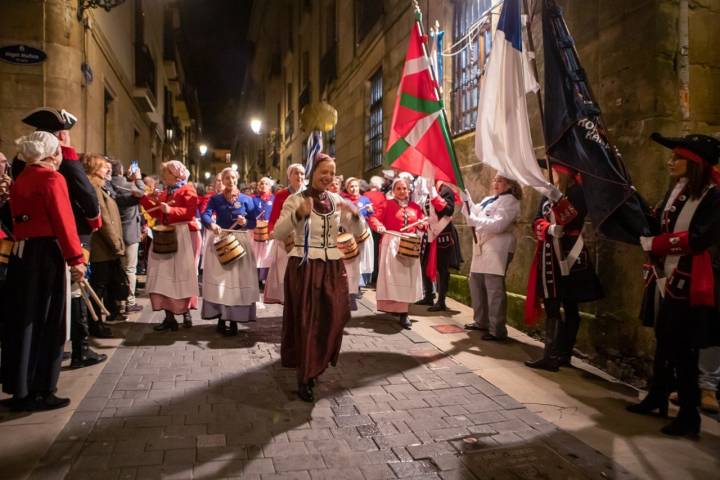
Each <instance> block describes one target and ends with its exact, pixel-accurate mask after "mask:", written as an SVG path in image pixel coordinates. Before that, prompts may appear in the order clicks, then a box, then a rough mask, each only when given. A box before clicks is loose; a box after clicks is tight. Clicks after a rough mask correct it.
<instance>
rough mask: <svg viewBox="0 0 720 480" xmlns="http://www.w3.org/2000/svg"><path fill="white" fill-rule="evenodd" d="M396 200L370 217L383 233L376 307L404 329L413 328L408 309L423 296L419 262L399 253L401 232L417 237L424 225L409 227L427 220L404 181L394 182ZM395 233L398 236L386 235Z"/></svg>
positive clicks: (393, 188) (372, 224)
mask: <svg viewBox="0 0 720 480" xmlns="http://www.w3.org/2000/svg"><path fill="white" fill-rule="evenodd" d="M391 191H392V195H393V198H392V199H389V200H387V201H385V203H383V204H382V205H381V206H380V208H378V210H377V211H376V212H375V215H374V216H372V217H370V226H371V227H372V229H373V230H375V231H376V232H378V233H381V234H383V237H382V241H381V242H382V243H381V244H380V262H379V263H378V281H377V294H376V298H377V308H378V310H379V311H382V312H388V313H391V314H393V315H396V316H398V317H399V319H400V325H402V326H403V328H406V329H408V330H409V329H410V328H411V327H412V323H411V322H410V319H409V318H408V309H409V305H410V304H411V303H415V302H416V301H418V300H419V299H420V298H421V297H422V296H423V289H422V272H421V271H420V269H421V267H420V259H419V258H411V257H407V256H403V255H402V253H401V252H400V238H399V237H398V233H399V232H400V230H401V229H402V228H405V227H409V228H406V230H404V233H405V234H414V233H415V232H416V231H417V230H424V229H425V224H423V223H421V224H419V225H416V226H410V225H412V224H415V223H416V222H418V221H420V220H422V219H423V218H425V216H424V215H423V212H422V208H421V207H420V205H418V204H417V203H414V202H411V201H410V186H409V184H408V181H407V180H406V179H403V178H396V179H395V180H394V181H393V183H392V190H391ZM391 230H392V231H394V232H395V234H390V233H387V232H388V231H391Z"/></svg>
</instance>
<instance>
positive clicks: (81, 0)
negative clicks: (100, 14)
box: [77, 0, 125, 22]
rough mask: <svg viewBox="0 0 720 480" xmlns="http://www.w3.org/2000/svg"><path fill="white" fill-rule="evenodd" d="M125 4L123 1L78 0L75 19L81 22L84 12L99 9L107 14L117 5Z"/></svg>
mask: <svg viewBox="0 0 720 480" xmlns="http://www.w3.org/2000/svg"><path fill="white" fill-rule="evenodd" d="M123 3H125V0H78V7H77V19H78V21H80V22H82V19H83V14H84V13H85V10H89V9H91V8H96V7H100V8H102V9H104V10H105V11H106V12H109V11H110V10H112V9H113V8H115V7H117V6H118V5H122V4H123Z"/></svg>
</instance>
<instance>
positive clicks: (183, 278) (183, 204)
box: [140, 160, 202, 331]
mask: <svg viewBox="0 0 720 480" xmlns="http://www.w3.org/2000/svg"><path fill="white" fill-rule="evenodd" d="M189 176H190V172H188V170H187V168H185V165H183V164H182V163H180V162H179V161H177V160H171V161H169V162H165V163H163V164H162V179H163V183H164V185H165V188H166V189H165V190H164V191H162V192H160V193H159V194H157V195H153V196H152V197H150V196H147V195H146V196H144V197H143V198H142V199H141V200H140V202H141V203H142V206H143V208H145V210H146V211H147V213H149V214H150V215H152V216H153V218H154V219H155V220H156V226H155V227H154V228H153V244H152V250H151V252H150V256H149V258H148V272H147V283H146V285H147V287H146V288H147V291H148V292H149V293H150V303H151V305H152V308H153V310H156V311H157V310H163V311H165V319H164V320H163V322H162V323H161V324H160V325H157V326H155V330H157V331H163V330H173V331H175V330H177V328H178V323H177V321H176V320H175V315H182V316H183V326H184V327H185V328H190V327H192V317H191V316H190V310H191V309H193V310H194V309H197V305H198V294H199V289H198V276H197V268H196V265H197V258H198V255H199V254H200V244H201V243H202V240H201V238H200V226H199V225H198V222H197V221H196V220H195V210H196V209H197V203H198V197H197V193H196V192H195V188H194V187H193V186H192V184H191V183H188V177H189Z"/></svg>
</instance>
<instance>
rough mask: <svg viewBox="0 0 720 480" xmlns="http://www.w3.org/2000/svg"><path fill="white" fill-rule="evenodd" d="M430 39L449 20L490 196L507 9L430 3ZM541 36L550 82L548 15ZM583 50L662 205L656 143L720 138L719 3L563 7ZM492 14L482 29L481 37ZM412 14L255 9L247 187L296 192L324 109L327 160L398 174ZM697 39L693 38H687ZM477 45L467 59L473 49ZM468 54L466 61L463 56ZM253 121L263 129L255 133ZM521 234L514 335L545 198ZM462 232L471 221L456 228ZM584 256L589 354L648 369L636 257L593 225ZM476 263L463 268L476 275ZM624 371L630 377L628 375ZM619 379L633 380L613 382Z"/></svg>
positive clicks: (451, 77) (449, 60)
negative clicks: (494, 107) (489, 75)
mask: <svg viewBox="0 0 720 480" xmlns="http://www.w3.org/2000/svg"><path fill="white" fill-rule="evenodd" d="M418 3H419V5H420V8H421V10H422V12H423V22H424V27H425V31H426V32H427V31H429V28H430V27H431V26H432V25H434V24H435V21H436V20H437V21H438V22H439V24H440V28H441V29H442V30H443V31H444V32H445V45H446V48H448V47H449V46H451V45H453V44H456V45H455V47H454V48H453V49H452V53H453V55H452V56H447V57H445V63H444V73H443V76H442V81H443V92H444V93H443V96H444V100H445V105H446V106H447V109H448V114H449V117H450V119H451V129H452V132H453V139H454V144H455V148H456V150H457V153H458V157H459V159H460V162H461V165H462V171H463V175H464V178H465V182H466V184H467V185H468V187H469V190H470V191H471V192H472V194H473V196H474V197H476V198H477V197H481V196H483V195H485V194H486V192H487V191H488V189H489V184H490V179H491V178H492V176H493V175H494V172H492V171H491V169H489V168H488V167H483V166H482V165H481V164H479V163H478V161H477V159H476V158H475V155H474V152H473V147H474V127H475V110H476V107H477V85H478V79H479V76H480V75H481V73H482V67H483V64H484V61H485V59H486V56H487V54H488V53H489V52H490V49H491V41H492V33H493V28H494V27H493V26H494V25H495V24H496V22H497V15H498V13H499V6H498V5H495V7H496V8H494V9H491V7H493V6H494V4H498V2H495V1H491V0H447V1H433V0H420V1H419V2H418ZM529 3H530V5H534V7H535V8H534V9H535V10H536V12H535V15H534V16H533V17H532V28H531V32H532V35H533V39H534V41H535V44H536V50H537V52H536V57H537V59H538V64H539V68H540V72H541V73H540V81H541V82H542V35H541V23H540V22H541V19H540V15H539V12H540V6H541V4H542V2H540V1H534V2H533V1H531V2H529ZM558 3H559V4H560V5H561V6H563V7H564V12H565V18H566V21H567V23H568V26H569V29H570V31H571V33H572V34H573V35H574V38H575V40H576V43H577V49H578V52H579V55H580V58H581V60H582V61H583V64H584V67H585V68H586V70H587V73H588V77H589V80H590V84H591V86H592V87H593V89H594V90H595V94H596V97H597V100H598V102H599V104H600V106H601V107H602V108H603V111H604V117H605V120H606V123H607V125H608V127H609V130H610V135H611V140H612V141H614V142H615V143H616V144H617V146H618V147H619V148H620V150H621V152H622V153H623V156H624V159H625V162H626V164H627V167H628V170H629V172H630V174H631V176H632V177H633V179H634V182H635V185H636V187H637V188H638V190H639V191H640V192H641V193H642V194H643V195H644V196H645V198H647V199H648V201H650V202H651V203H655V202H657V201H659V200H660V197H661V195H662V193H663V192H664V191H665V189H666V187H667V175H666V173H665V167H664V162H665V160H666V159H667V152H665V151H663V149H661V148H660V147H658V146H656V145H654V144H652V143H651V142H650V141H649V139H648V136H649V135H650V133H651V132H653V131H661V132H663V133H666V134H680V133H682V132H688V131H699V132H702V133H707V134H718V133H719V132H720V93H718V92H719V91H718V89H717V88H716V85H717V84H718V82H719V81H720V54H719V53H718V51H719V50H718V49H717V48H714V45H717V44H718V41H720V31H718V30H717V29H716V28H715V27H712V25H717V24H718V21H720V2H717V1H714V0H681V1H671V0H639V1H636V2H624V1H620V0H582V1H580V0H559V1H558ZM489 10H492V11H491V12H490V15H489V16H488V18H489V21H488V22H487V26H486V27H484V28H475V29H473V26H475V25H476V23H477V21H478V19H480V17H481V16H482V15H483V14H484V13H487V12H488V11H489ZM413 18H414V16H413V11H412V2H410V1H408V0H384V1H378V2H365V1H359V0H315V1H307V0H303V1H299V0H298V1H289V0H271V1H267V2H254V3H253V8H252V12H251V31H250V40H251V41H252V42H253V43H254V47H255V48H254V56H253V60H252V64H251V67H250V68H249V69H248V74H247V78H246V79H245V81H244V87H243V89H244V93H245V96H244V98H245V101H244V104H243V108H242V109H241V111H240V113H239V117H238V122H237V123H238V132H239V133H238V137H237V138H236V141H235V145H234V147H233V156H234V158H236V159H237V160H238V162H239V164H240V170H241V173H242V174H243V175H244V176H245V177H246V178H247V179H249V180H251V179H256V178H258V176H260V175H261V174H266V173H270V174H272V175H274V176H275V177H276V178H279V179H280V180H281V181H284V176H285V174H284V170H285V167H286V166H287V165H288V164H289V163H291V162H298V161H299V162H304V153H305V146H304V145H305V142H306V140H307V135H308V133H309V132H307V131H304V130H303V129H302V125H301V123H300V120H299V119H300V114H301V112H302V109H303V107H304V106H305V105H308V104H310V103H312V102H317V101H319V100H325V101H327V102H328V103H329V104H331V105H332V106H333V107H335V108H336V109H337V112H338V122H337V126H336V128H335V130H334V131H331V132H328V133H326V134H325V136H324V141H325V151H326V152H328V153H330V154H331V155H334V156H336V158H337V165H338V171H339V172H340V173H341V174H343V175H345V176H346V177H347V176H351V175H352V176H358V175H359V176H362V177H365V178H369V176H371V175H374V174H377V173H378V172H379V171H380V170H381V169H382V168H388V165H387V164H386V163H385V160H384V157H383V151H384V149H385V146H386V143H387V138H388V129H389V127H390V121H391V116H392V109H393V105H394V102H395V96H396V90H397V86H398V84H399V80H400V75H401V73H402V67H403V62H404V57H405V53H406V49H407V41H408V35H409V32H410V28H411V25H412V22H413ZM688 32H689V33H688ZM464 43H465V44H467V45H465V46H464V48H463V44H464ZM458 51H459V53H458ZM528 103H529V107H530V110H531V124H532V125H533V128H534V132H533V137H534V140H535V145H536V148H537V150H538V151H539V152H542V151H543V143H544V142H543V139H542V130H541V127H540V122H539V115H538V108H537V102H535V100H534V99H532V98H529V99H528ZM251 117H257V118H260V119H262V121H263V129H262V131H261V132H260V134H259V135H255V134H253V133H251V132H250V130H249V128H248V125H249V124H248V122H249V120H250V118H251ZM525 193H526V196H525V199H524V201H523V214H522V219H521V220H520V222H519V224H518V226H517V231H518V237H519V247H518V251H517V252H516V255H515V259H514V260H513V262H512V264H511V266H510V270H509V273H508V287H509V290H510V291H511V297H512V299H513V301H512V302H511V304H512V305H513V307H512V310H513V311H514V312H515V313H516V314H515V315H513V318H514V322H515V324H516V325H518V322H519V319H520V318H521V315H520V314H519V312H520V311H521V310H520V308H519V307H520V305H521V302H522V300H523V298H524V293H525V291H526V282H527V273H528V268H529V265H530V262H531V256H532V252H533V248H534V242H533V240H532V235H531V230H530V227H529V225H530V224H531V223H532V220H533V217H534V214H535V211H536V207H537V204H538V201H539V198H538V196H537V195H536V194H535V193H534V192H531V191H528V190H526V192H525ZM456 220H457V222H458V223H459V222H460V221H461V219H460V218H459V216H458V218H456ZM460 231H461V234H462V242H463V251H464V253H465V257H466V258H468V257H469V255H470V252H471V235H470V232H469V231H468V230H467V229H465V228H462V227H460ZM586 243H588V244H589V246H590V249H591V251H592V253H593V255H594V263H595V265H596V268H597V270H598V273H599V275H600V277H601V278H602V280H603V282H604V284H605V286H606V290H607V297H606V299H605V300H603V301H601V302H596V303H595V304H591V305H587V306H585V309H586V312H587V313H589V314H590V315H591V316H592V317H594V318H593V320H592V321H589V322H584V325H583V328H582V332H581V338H580V341H579V344H578V345H579V347H580V348H581V349H583V350H584V351H586V352H589V353H591V354H594V355H597V358H598V360H599V361H600V362H601V363H602V362H604V361H605V360H607V359H610V360H612V365H617V364H618V362H617V359H618V358H625V359H628V358H637V359H638V360H639V361H638V362H637V364H638V365H641V366H642V365H646V363H645V361H644V360H645V359H647V357H648V356H649V355H651V354H652V351H653V335H652V332H651V331H649V330H648V329H643V328H641V327H640V326H639V324H638V321H637V313H638V308H639V301H640V296H641V291H642V282H641V278H640V265H641V264H642V263H643V256H642V254H641V252H640V251H639V249H638V248H633V247H629V246H626V245H621V244H617V243H614V242H610V241H606V240H601V239H599V238H597V236H596V235H595V234H594V233H593V230H592V225H589V224H588V226H587V233H586ZM468 265H469V262H466V263H465V269H467V268H468ZM622 368H624V367H622ZM615 373H618V374H620V375H622V374H623V372H622V371H620V372H615Z"/></svg>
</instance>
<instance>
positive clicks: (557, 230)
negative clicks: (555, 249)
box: [548, 223, 565, 238]
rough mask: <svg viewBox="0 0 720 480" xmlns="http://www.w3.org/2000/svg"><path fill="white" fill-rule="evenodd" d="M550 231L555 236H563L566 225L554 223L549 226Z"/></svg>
mask: <svg viewBox="0 0 720 480" xmlns="http://www.w3.org/2000/svg"><path fill="white" fill-rule="evenodd" d="M548 233H549V234H550V235H552V236H553V237H555V238H562V237H564V236H565V227H563V226H562V225H556V224H554V223H553V224H552V225H550V227H549V228H548Z"/></svg>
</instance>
